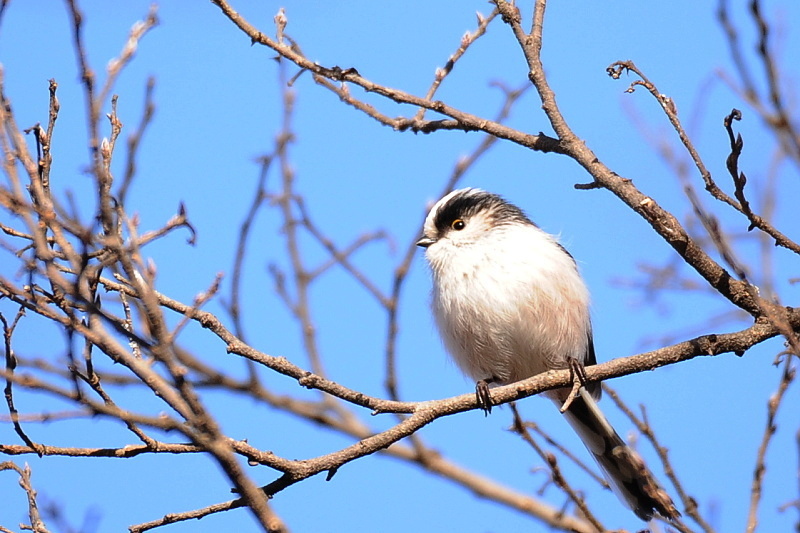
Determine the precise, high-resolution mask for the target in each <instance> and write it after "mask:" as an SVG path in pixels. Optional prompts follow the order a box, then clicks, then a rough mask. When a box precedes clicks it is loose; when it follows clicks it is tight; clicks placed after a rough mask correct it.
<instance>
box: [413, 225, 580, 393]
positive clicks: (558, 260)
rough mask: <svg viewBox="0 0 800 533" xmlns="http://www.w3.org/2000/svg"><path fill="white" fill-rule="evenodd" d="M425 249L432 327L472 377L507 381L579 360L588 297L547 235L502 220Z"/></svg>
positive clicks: (572, 265)
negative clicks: (469, 238) (472, 236)
mask: <svg viewBox="0 0 800 533" xmlns="http://www.w3.org/2000/svg"><path fill="white" fill-rule="evenodd" d="M426 255H427V258H428V260H429V262H430V264H431V267H432V271H433V277H434V292H433V302H432V306H433V312H434V315H435V317H436V322H437V325H438V327H439V329H440V332H441V334H442V338H443V339H444V342H445V345H446V347H447V348H448V350H449V351H450V353H451V355H452V356H453V357H454V359H455V360H456V362H457V363H458V365H459V366H460V367H461V369H462V370H463V371H464V372H465V373H466V374H468V375H469V376H471V377H472V378H473V379H475V380H480V379H487V378H494V379H495V380H497V381H498V382H500V383H511V382H514V381H518V380H520V379H524V378H527V377H530V376H532V375H535V374H538V373H540V372H543V371H546V370H550V369H553V368H564V367H565V366H566V365H567V358H568V357H574V358H575V359H577V360H578V361H580V362H583V361H584V359H585V356H586V353H587V347H588V342H589V336H590V327H591V326H590V323H589V311H588V304H589V295H588V291H587V290H586V287H585V285H584V283H583V281H582V280H581V278H580V275H579V274H578V271H577V267H576V266H575V263H574V261H573V260H572V258H571V257H570V256H569V255H568V254H567V253H566V252H565V251H564V250H563V248H561V247H560V246H559V245H558V244H557V242H556V240H555V238H554V237H552V236H551V235H549V234H547V233H545V232H543V231H542V230H540V229H539V228H537V227H536V226H532V225H516V224H515V225H507V226H502V227H498V228H494V229H493V230H492V231H490V232H487V234H486V235H485V236H484V237H482V238H480V239H477V240H475V241H474V242H470V243H461V244H460V245H458V244H457V243H456V242H453V241H452V240H450V239H448V238H443V239H440V240H439V241H438V242H436V243H435V244H433V245H431V246H430V247H429V248H428V250H427V252H426Z"/></svg>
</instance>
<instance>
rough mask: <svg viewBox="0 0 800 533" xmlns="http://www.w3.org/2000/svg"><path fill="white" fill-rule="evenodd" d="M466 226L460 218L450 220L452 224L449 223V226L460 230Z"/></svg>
mask: <svg viewBox="0 0 800 533" xmlns="http://www.w3.org/2000/svg"><path fill="white" fill-rule="evenodd" d="M466 226H467V224H466V223H465V222H464V221H463V220H461V219H460V218H457V219H455V220H454V221H453V222H452V224H450V227H451V228H453V229H454V230H456V231H461V230H462V229H464V228H465V227H466Z"/></svg>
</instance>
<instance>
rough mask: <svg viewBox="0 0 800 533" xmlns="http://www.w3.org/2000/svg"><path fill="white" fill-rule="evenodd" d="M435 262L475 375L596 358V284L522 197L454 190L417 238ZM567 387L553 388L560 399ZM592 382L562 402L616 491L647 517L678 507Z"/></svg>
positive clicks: (449, 339) (504, 374)
mask: <svg viewBox="0 0 800 533" xmlns="http://www.w3.org/2000/svg"><path fill="white" fill-rule="evenodd" d="M417 244H418V245H419V246H422V247H424V248H425V249H426V250H425V257H426V258H427V260H428V262H429V263H430V266H431V270H432V271H433V284H434V287H433V302H432V308H433V314H434V316H435V318H436V323H437V325H438V327H439V331H440V333H441V336H442V338H443V340H444V344H445V346H446V347H447V349H448V351H449V352H450V354H451V355H452V356H453V358H454V359H455V361H456V363H457V364H458V366H459V367H460V368H461V370H462V371H463V372H464V373H465V374H467V375H468V376H470V377H471V378H472V379H475V380H477V385H476V393H477V394H478V399H479V401H480V402H481V403H482V405H483V407H484V408H485V409H486V410H487V411H488V410H489V409H491V396H490V395H489V390H488V384H489V383H494V384H500V385H505V384H508V383H513V382H515V381H519V380H522V379H525V378H528V377H531V376H534V375H536V374H539V373H541V372H545V371H547V370H553V369H565V368H570V367H572V368H576V369H582V368H583V366H585V365H586V366H588V365H593V364H596V362H597V361H596V359H595V353H594V344H593V342H592V326H591V321H590V317H589V292H588V290H587V289H586V285H585V284H584V283H583V280H582V279H581V276H580V273H579V272H578V267H577V265H576V263H575V260H574V259H573V258H572V256H571V255H570V254H569V252H567V251H566V250H565V249H564V247H563V246H561V245H560V244H559V243H558V240H557V239H556V237H554V236H553V235H550V234H548V233H545V232H544V231H542V230H541V229H539V227H537V226H536V225H535V224H534V223H533V222H531V221H530V220H529V219H528V217H527V216H525V213H523V212H522V210H520V209H519V208H518V207H516V206H514V205H512V204H510V203H508V202H506V201H505V200H504V199H502V198H501V197H500V196H497V195H495V194H491V193H488V192H485V191H482V190H480V189H460V190H456V191H453V192H451V193H450V194H448V195H447V196H445V197H444V198H442V199H441V200H439V201H438V202H437V203H436V205H434V206H433V208H432V209H431V211H430V213H429V214H428V216H427V218H426V220H425V226H424V229H423V236H422V238H421V239H420V240H419V241H418V242H417ZM569 392H570V391H569V389H557V390H551V391H548V392H546V393H545V394H546V395H547V396H548V397H549V398H550V399H552V400H553V401H554V402H556V404H557V405H559V406H561V405H563V404H564V402H565V401H566V400H567V398H568V396H569ZM600 393H601V388H600V384H599V383H587V384H586V385H585V386H584V387H582V388H581V389H580V392H579V393H578V394H577V396H573V399H572V401H571V403H569V404H568V406H567V409H566V410H565V412H564V416H565V417H566V418H567V421H568V422H569V423H570V425H571V426H572V427H573V429H574V430H575V431H576V432H577V433H578V435H579V436H580V438H581V440H582V441H583V442H584V444H585V445H586V447H587V448H588V450H589V452H591V454H592V455H593V456H594V458H595V460H596V461H597V463H598V464H599V465H600V467H601V468H602V469H603V471H604V472H605V474H606V478H607V479H608V481H609V482H610V484H611V486H612V488H613V489H614V492H616V493H617V495H618V496H619V497H620V499H621V500H622V501H623V502H625V503H626V504H627V505H628V506H629V507H630V508H631V509H632V510H633V511H634V512H635V513H636V515H637V516H639V517H640V518H641V519H643V520H649V519H650V518H652V517H653V514H654V513H656V512H657V513H659V514H660V515H662V516H663V517H665V518H670V519H675V518H677V517H678V516H680V513H679V512H678V511H677V509H676V508H675V505H674V504H673V503H672V500H671V499H670V497H669V496H668V495H667V493H666V492H665V491H664V490H663V489H662V488H661V487H660V486H659V484H658V482H657V481H656V479H655V477H654V476H653V474H652V473H651V472H650V470H648V468H647V466H646V465H645V464H644V462H643V461H642V459H641V458H640V457H639V456H638V455H637V454H636V452H634V451H633V450H632V449H631V448H630V447H628V446H627V445H626V444H625V442H624V441H623V440H622V439H621V438H620V436H619V435H618V434H617V433H616V431H614V428H612V427H611V424H610V423H609V422H608V420H607V419H606V417H605V416H604V415H603V413H602V412H601V411H600V409H599V407H598V405H597V402H596V400H599V399H600Z"/></svg>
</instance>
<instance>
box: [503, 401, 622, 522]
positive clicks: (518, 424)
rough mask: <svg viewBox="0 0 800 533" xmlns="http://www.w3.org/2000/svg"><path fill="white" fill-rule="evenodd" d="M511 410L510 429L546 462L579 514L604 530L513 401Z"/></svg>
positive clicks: (551, 475) (552, 478) (554, 479)
mask: <svg viewBox="0 0 800 533" xmlns="http://www.w3.org/2000/svg"><path fill="white" fill-rule="evenodd" d="M510 405H511V412H512V414H513V416H514V423H513V425H512V426H511V430H512V431H514V433H516V434H517V435H519V436H520V437H521V438H522V440H524V441H525V442H527V443H528V444H529V445H530V447H531V448H533V450H534V451H535V452H536V454H537V455H538V456H539V457H540V458H541V459H542V460H543V461H544V462H545V463H547V466H548V468H549V469H550V478H551V480H552V481H553V483H555V485H556V486H557V487H558V488H559V489H561V490H562V491H564V493H565V494H566V495H567V497H568V498H569V500H570V501H571V502H572V503H574V504H575V505H576V506H577V507H578V509H579V510H580V514H581V515H583V516H584V518H586V520H587V521H588V522H589V523H590V524H592V526H594V527H595V528H596V529H597V531H606V528H605V527H604V526H603V524H602V523H601V522H600V520H599V519H598V518H597V517H596V516H595V515H594V513H592V511H591V509H590V508H589V506H588V505H587V504H586V499H585V498H584V497H583V495H582V494H579V493H578V491H576V490H575V489H573V488H572V486H571V485H570V484H569V482H568V481H567V479H566V478H565V477H564V474H563V473H562V472H561V468H560V467H559V466H558V460H557V459H556V456H555V455H553V454H552V453H549V452H546V451H545V450H544V448H542V447H541V446H539V443H537V442H536V440H535V439H534V438H533V436H532V435H531V434H530V432H529V431H528V428H527V426H526V424H525V422H524V421H523V420H522V416H521V415H520V414H519V411H518V410H517V406H516V404H514V403H511V404H510Z"/></svg>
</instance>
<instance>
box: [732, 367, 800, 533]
mask: <svg viewBox="0 0 800 533" xmlns="http://www.w3.org/2000/svg"><path fill="white" fill-rule="evenodd" d="M782 357H783V359H784V362H783V369H782V371H781V378H780V382H779V383H778V388H777V390H776V391H775V392H774V393H773V394H772V396H770V398H769V402H767V423H766V427H765V428H764V433H763V435H762V436H761V444H759V446H758V453H757V455H756V462H755V468H754V470H753V482H752V484H751V486H750V507H749V509H748V513H747V526H746V528H745V531H747V533H752V532H754V531H755V530H756V527H757V526H758V505H759V503H760V502H761V494H762V487H763V483H764V474H765V473H766V471H767V466H766V455H767V449H768V448H769V444H770V442H771V441H772V437H773V436H774V435H775V432H776V431H777V429H778V428H777V426H776V425H775V418H776V417H777V415H778V409H779V408H780V406H781V404H782V402H783V398H784V396H785V394H786V390H787V389H788V388H789V385H791V383H792V381H794V377H795V373H796V370H795V368H794V366H793V364H792V363H793V359H794V358H793V357H792V354H790V353H785V354H783V355H782Z"/></svg>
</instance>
